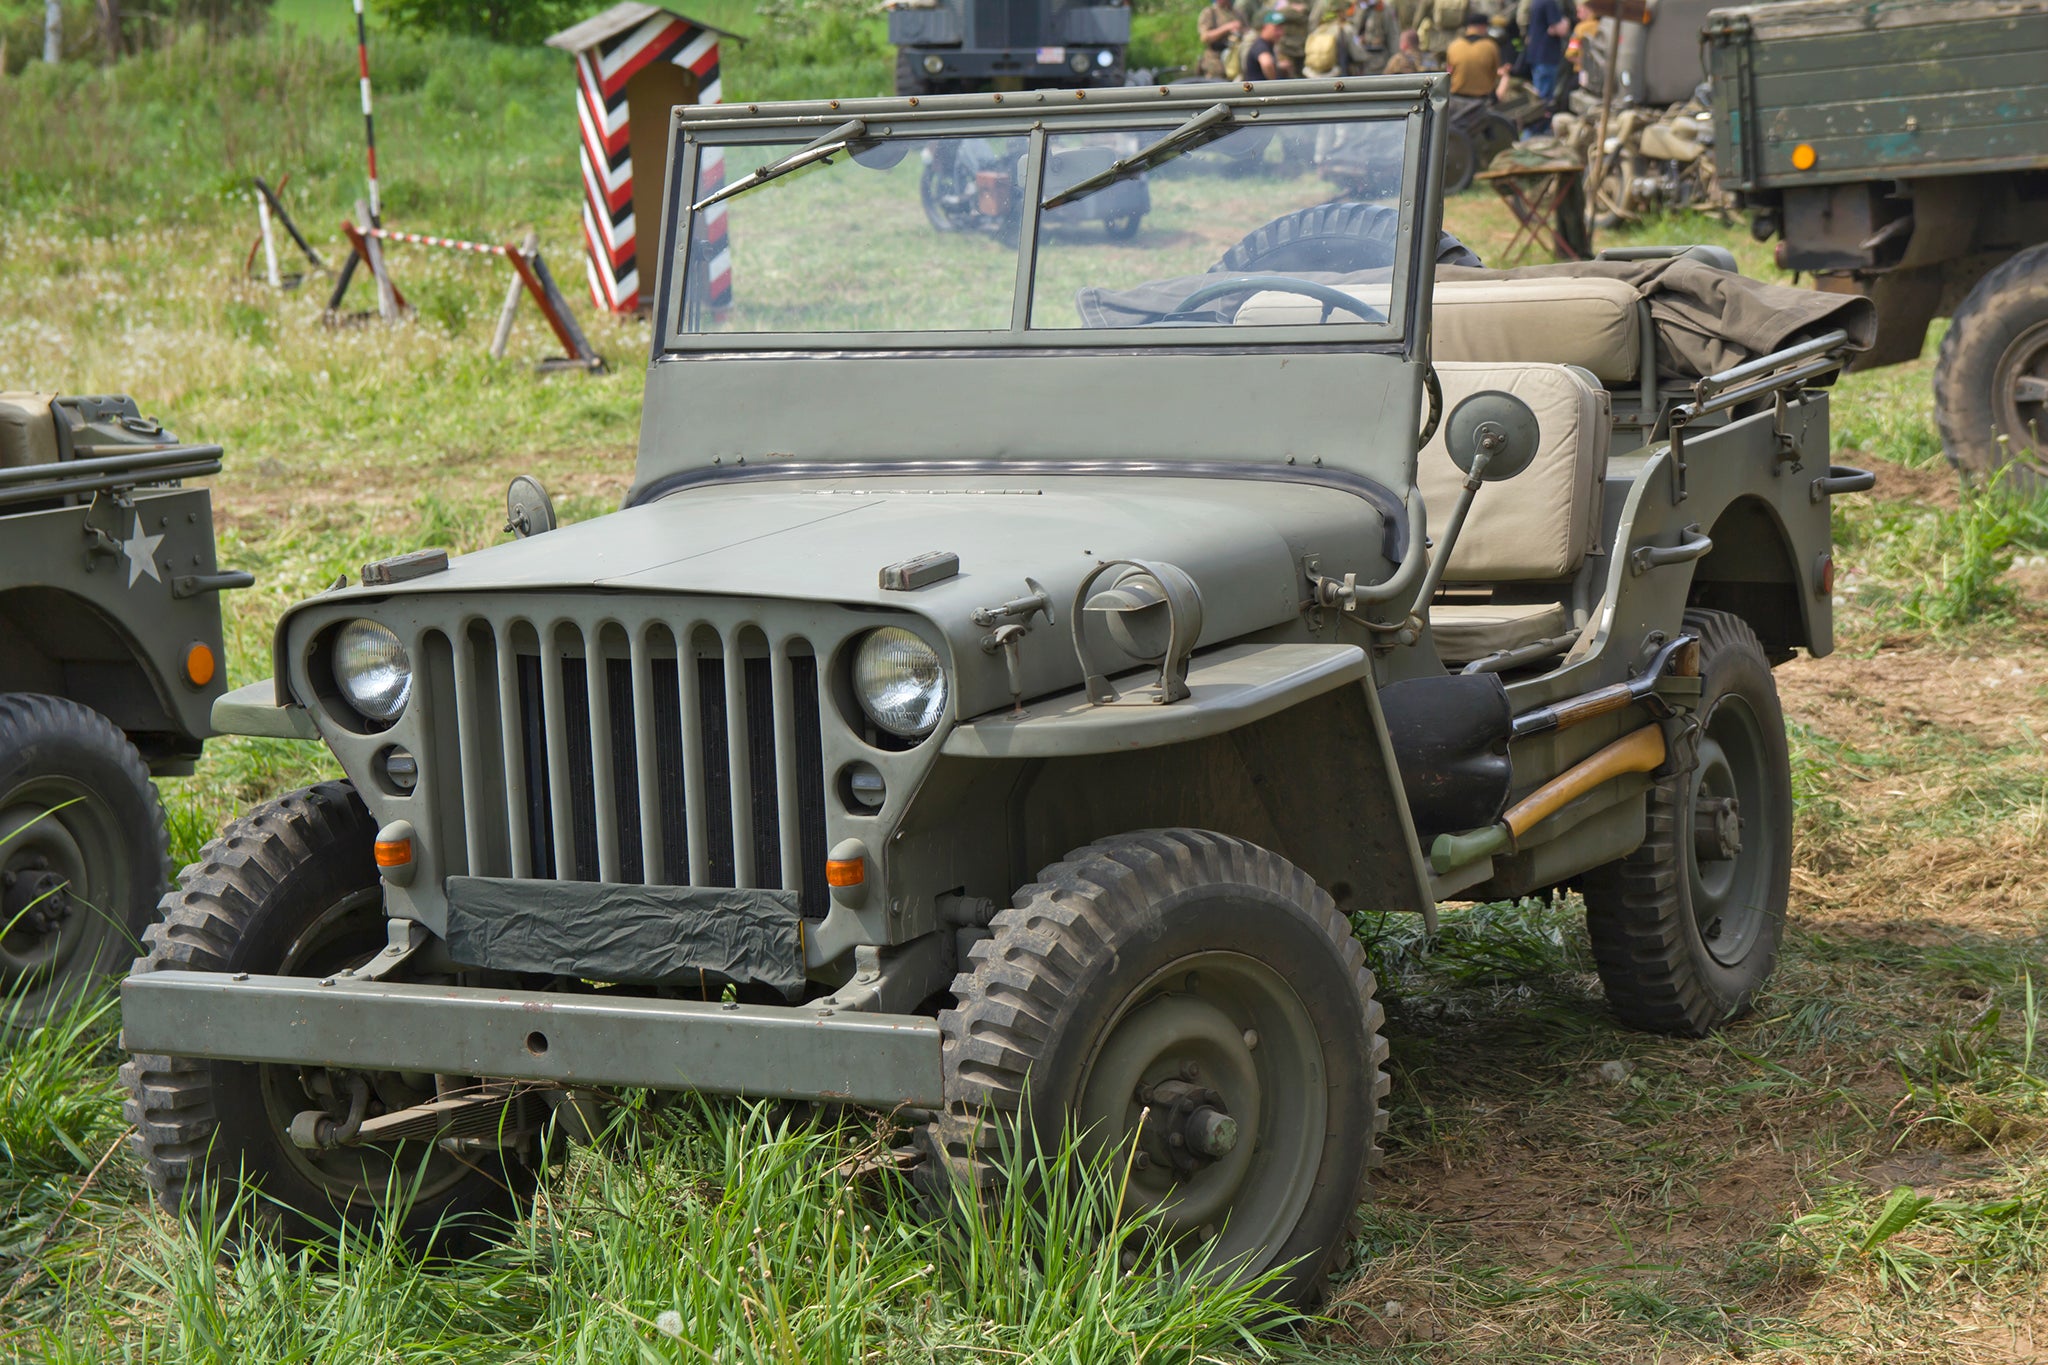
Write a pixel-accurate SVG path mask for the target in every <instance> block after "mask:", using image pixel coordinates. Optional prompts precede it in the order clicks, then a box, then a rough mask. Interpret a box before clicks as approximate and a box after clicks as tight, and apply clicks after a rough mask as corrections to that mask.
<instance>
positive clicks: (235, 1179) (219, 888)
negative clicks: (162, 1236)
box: [121, 782, 535, 1253]
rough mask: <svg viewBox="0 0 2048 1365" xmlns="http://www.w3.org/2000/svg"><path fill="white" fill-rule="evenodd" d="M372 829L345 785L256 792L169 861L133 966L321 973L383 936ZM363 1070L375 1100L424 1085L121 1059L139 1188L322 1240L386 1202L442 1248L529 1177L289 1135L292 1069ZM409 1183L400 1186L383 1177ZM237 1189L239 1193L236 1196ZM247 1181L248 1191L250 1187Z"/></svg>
mask: <svg viewBox="0 0 2048 1365" xmlns="http://www.w3.org/2000/svg"><path fill="white" fill-rule="evenodd" d="M375 837H376V827H375V825H374V824H373V823H372V821H371V818H370V813H369V812H368V811H367V810H365V809H364V807H363V803H362V800H361V798H360V797H358V796H357V795H356V792H355V788H354V787H352V786H350V785H349V784H348V783H346V782H323V783H321V784H320V785H319V786H315V787H308V788H305V789H304V790H302V791H295V792H291V793H288V794H287V795H284V796H281V797H279V798H278V799H276V800H275V801H271V802H267V803H265V804H264V805H261V806H258V807H256V808H255V809H254V810H252V811H250V812H249V813H248V814H247V815H245V816H243V817H242V818H241V819H240V820H237V821H235V822H234V823H233V824H231V825H229V826H228V827H227V828H226V829H225V830H223V831H222V832H221V835H220V837H219V838H218V839H216V840H214V842H212V843H210V844H208V845H207V846H206V848H205V849H204V850H203V851H202V852H201V854H200V859H199V861H198V862H197V863H196V864H194V865H193V866H191V867H189V868H187V869H185V872H184V875H183V876H182V877H181V878H180V879H179V886H178V889H177V890H176V891H173V892H172V893H171V894H170V895H168V896H166V897H164V902H163V909H162V914H161V916H160V917H159V919H158V921H157V923H155V924H152V925H151V926H150V927H149V930H148V932H147V933H146V934H145V935H144V940H145V942H146V943H147V945H148V955H147V956H145V957H143V958H142V959H141V960H139V961H138V962H136V964H135V967H134V972H135V974H137V975H140V974H142V973H146V972H154V971H164V970H182V971H205V972H251V973H258V974H275V975H284V976H331V975H333V974H335V973H337V972H342V971H347V970H350V969H352V968H353V967H355V966H357V965H358V964H360V963H362V962H364V961H367V960H368V959H369V958H370V957H371V956H373V955H374V954H375V953H376V952H377V951H378V950H379V949H380V948H382V947H383V946H384V943H385V941H386V939H385V930H384V911H383V896H382V892H381V890H380V889H379V882H378V876H377V869H376V866H375V864H374V862H373V861H372V859H371V854H370V845H371V843H372V842H373V841H374V839H375ZM350 1075H354V1076H360V1077H362V1078H363V1079H364V1080H366V1081H367V1082H368V1084H369V1091H370V1097H371V1098H370V1105H369V1113H370V1114H371V1115H375V1114H376V1113H380V1112H389V1111H390V1110H392V1109H397V1108H404V1107H407V1106H409V1105H411V1104H415V1103H419V1102H421V1101H424V1100H427V1099H431V1098H433V1094H432V1090H431V1088H430V1087H428V1088H425V1089H424V1090H423V1089H422V1088H421V1087H419V1086H418V1085H416V1084H412V1083H409V1082H408V1081H407V1080H406V1079H405V1078H402V1077H400V1076H399V1075H398V1074H396V1073H363V1072H356V1073H346V1072H343V1071H341V1070H339V1069H333V1070H329V1069H323V1068H314V1067H306V1068H300V1067H297V1066H292V1065H288V1064H287V1065H269V1064H264V1063H255V1062H223V1061H209V1060H204V1059H199V1058H190V1057H166V1056H147V1055H141V1054H138V1055H135V1056H133V1057H131V1058H130V1060H129V1061H128V1062H127V1063H126V1064H125V1065H124V1066H122V1068H121V1080H122V1083H123V1084H124V1085H125V1086H126V1087H127V1089H128V1092H129V1096H128V1099H127V1100H126V1102H125V1103H124V1104H123V1106H122V1109H123V1112H124V1113H125V1114H126V1115H127V1117H128V1121H129V1122H130V1123H132V1124H134V1125H135V1135H134V1137H133V1138H132V1139H131V1142H132V1145H133V1146H134V1149H135V1152H136V1154H137V1155H138V1156H139V1157H141V1159H142V1166H143V1174H144V1176H145V1178H146V1179H147V1180H148V1182H149V1187H150V1189H151V1191H152V1192H153V1193H154V1194H155V1196H156V1200H157V1203H158V1204H160V1205H162V1207H163V1208H164V1209H165V1210H166V1211H167V1212H170V1213H174V1214H175V1213H180V1212H185V1213H187V1214H188V1216H189V1214H190V1208H189V1206H190V1205H191V1204H192V1203H193V1202H194V1201H197V1200H200V1199H210V1200H212V1201H213V1204H214V1212H215V1214H216V1216H219V1217H221V1218H223V1219H225V1218H226V1217H228V1216H229V1212H230V1209H231V1208H232V1209H233V1211H234V1217H235V1219H236V1221H237V1224H238V1225H237V1226H236V1228H235V1229H234V1232H235V1234H236V1236H237V1238H238V1239H241V1238H247V1237H256V1238H262V1239H266V1240H278V1241H297V1240H305V1239H309V1238H310V1239H314V1240H329V1241H331V1240H332V1238H331V1234H329V1233H327V1232H326V1229H327V1228H330V1227H333V1226H336V1225H338V1224H342V1223H349V1224H360V1223H367V1222H369V1221H370V1220H371V1219H373V1218H374V1217H376V1216H377V1214H378V1212H379V1211H380V1209H383V1208H388V1207H391V1206H393V1205H398V1204H401V1203H402V1206H403V1208H404V1212H403V1215H402V1226H401V1229H400V1230H401V1232H402V1233H403V1234H404V1235H405V1236H406V1237H407V1238H408V1239H409V1240H411V1241H413V1242H414V1243H415V1244H416V1245H425V1244H426V1243H427V1242H429V1241H431V1242H432V1244H433V1246H434V1247H435V1249H437V1250H439V1251H442V1252H447V1253H455V1252H460V1251H466V1250H468V1249H470V1248H471V1247H472V1246H474V1245H477V1244H479V1243H480V1242H481V1241H483V1240H485V1239H486V1238H487V1237H488V1236H489V1234H490V1232H491V1231H492V1228H493V1225H494V1224H496V1225H498V1226H502V1224H503V1222H504V1221H505V1220H506V1219H508V1218H510V1217H511V1216H512V1215H513V1214H515V1213H516V1212H517V1211H518V1209H519V1208H520V1207H521V1206H522V1205H523V1203H524V1200H525V1196H527V1195H528V1194H530V1193H531V1192H532V1190H533V1187H534V1183H535V1182H534V1176H533V1174H532V1172H531V1170H530V1169H529V1168H528V1167H527V1166H526V1165H524V1164H523V1163H521V1162H518V1161H513V1160H506V1161H499V1160H496V1159H492V1158H490V1157H488V1156H480V1155H479V1154H477V1153H468V1154H464V1155H463V1156H460V1157H458V1156H457V1155H455V1154H453V1153H450V1152H448V1151H445V1150H443V1149H441V1148H439V1147H431V1148H429V1147H422V1146H420V1145H417V1144H415V1145H401V1146H397V1147H377V1146H371V1145H364V1146H359V1147H338V1148H333V1149H331V1150H327V1151H317V1152H316V1151H307V1150H304V1149H301V1148H299V1147H297V1146H295V1145H294V1144H293V1143H292V1141H291V1138H290V1136H289V1132H290V1125H291V1120H292V1116H293V1115H294V1114H295V1113H298V1112H300V1111H303V1110H309V1109H317V1108H322V1107H323V1104H322V1097H321V1096H319V1095H317V1094H315V1093H314V1090H313V1089H309V1085H311V1086H316V1087H317V1086H318V1085H319V1084H320V1081H321V1079H325V1080H327V1081H328V1082H329V1083H330V1084H329V1088H330V1091H331V1092H341V1091H343V1090H344V1089H345V1086H344V1085H343V1084H342V1082H344V1081H346V1080H347V1078H348V1077H349V1076H350ZM415 1181H417V1192H416V1193H415V1194H414V1196H413V1197H412V1198H411V1199H410V1201H403V1202H402V1201H401V1199H400V1197H399V1194H398V1190H400V1189H403V1188H404V1187H407V1186H410V1185H411V1184H412V1183H413V1182H415ZM244 1188H246V1189H248V1190H249V1191H250V1193H251V1195H252V1197H248V1198H242V1199H240V1200H239V1203H238V1202H237V1197H238V1195H240V1194H241V1193H242V1190H243V1189H244ZM259 1190H260V1191H261V1193H260V1195H256V1194H255V1192H256V1191H259Z"/></svg>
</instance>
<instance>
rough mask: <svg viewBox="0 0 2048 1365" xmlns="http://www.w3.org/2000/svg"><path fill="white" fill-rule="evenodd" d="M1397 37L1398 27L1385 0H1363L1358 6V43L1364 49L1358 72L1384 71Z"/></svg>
mask: <svg viewBox="0 0 2048 1365" xmlns="http://www.w3.org/2000/svg"><path fill="white" fill-rule="evenodd" d="M1399 38H1400V28H1399V26H1398V25H1397V24H1396V23H1395V22H1394V16H1393V15H1391V14H1390V13H1388V11H1387V5H1386V0H1363V2H1362V3H1361V4H1360V5H1359V7H1358V43H1359V46H1360V47H1362V48H1364V49H1365V61H1364V63H1363V65H1361V66H1360V67H1359V74H1360V75H1364V76H1377V75H1379V74H1380V73H1381V72H1382V71H1385V70H1386V69H1387V62H1388V60H1389V59H1390V58H1391V57H1392V56H1393V55H1394V47H1395V45H1396V43H1397V41H1398V40H1399Z"/></svg>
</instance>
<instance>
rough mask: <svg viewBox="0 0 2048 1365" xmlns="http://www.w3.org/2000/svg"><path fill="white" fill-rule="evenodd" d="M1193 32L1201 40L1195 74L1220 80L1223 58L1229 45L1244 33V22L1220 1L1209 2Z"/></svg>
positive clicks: (1211, 0)
mask: <svg viewBox="0 0 2048 1365" xmlns="http://www.w3.org/2000/svg"><path fill="white" fill-rule="evenodd" d="M1195 32H1196V33H1197V34H1199V35H1201V39H1202V59H1201V62H1200V63H1199V64H1198V65H1197V66H1196V67H1195V71H1196V73H1197V74H1199V75H1203V76H1208V77H1210V78H1211V79H1213V80H1222V79H1223V77H1224V75H1225V72H1224V69H1223V62H1224V58H1225V57H1226V56H1228V55H1229V52H1230V45H1231V44H1232V43H1234V42H1236V41H1237V39H1238V36H1239V35H1240V34H1242V33H1243V32H1244V20H1242V19H1240V18H1238V17H1237V12H1236V11H1235V10H1233V9H1231V8H1230V6H1229V5H1226V4H1224V3H1222V0H1210V3H1209V5H1208V6H1207V7H1206V8H1205V9H1203V11H1202V14H1201V17H1200V18H1198V19H1196V20H1195Z"/></svg>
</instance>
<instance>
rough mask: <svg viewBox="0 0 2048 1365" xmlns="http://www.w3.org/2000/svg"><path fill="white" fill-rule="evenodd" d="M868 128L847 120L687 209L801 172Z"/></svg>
mask: <svg viewBox="0 0 2048 1365" xmlns="http://www.w3.org/2000/svg"><path fill="white" fill-rule="evenodd" d="M867 130H868V125H867V120H866V119H849V120H847V121H846V122H845V123H842V124H840V125H839V126H838V127H837V128H834V129H833V130H832V131H831V132H829V133H827V134H825V136H823V137H821V138H819V139H818V140H817V141H816V142H807V143H805V144H804V145H803V146H801V147H799V148H797V149H796V150H795V151H793V152H791V153H790V154H789V155H788V156H786V157H784V158H782V160H780V161H771V162H769V163H768V164H767V165H765V166H763V167H762V168H761V169H760V170H758V171H755V172H754V173H753V174H751V175H743V176H741V177H740V178H739V179H737V180H735V181H733V182H732V183H731V184H730V185H721V186H720V187H719V188H717V189H715V190H713V191H712V192H711V193H709V194H707V195H705V196H704V197H703V198H702V199H699V200H698V201H697V202H696V203H694V204H692V205H690V212H692V213H702V212H703V211H704V210H705V209H708V208H710V207H711V206H712V205H713V204H716V203H720V202H722V201H724V200H727V199H730V198H732V197H733V196H734V195H736V194H743V193H745V192H746V191H748V190H750V189H752V188H754V186H756V185H765V184H767V183H768V182H769V181H771V180H773V179H775V177H777V176H779V175H788V174H789V173H790V172H791V171H800V170H802V169H803V168H804V167H806V166H808V165H810V164H811V163H812V162H813V161H823V160H824V159H825V158H826V157H828V156H832V155H835V154H836V153H839V152H843V151H845V150H847V148H849V147H851V146H852V145H853V144H854V143H855V142H858V141H859V140H860V139H861V138H862V136H863V135H865V134H866V132H867Z"/></svg>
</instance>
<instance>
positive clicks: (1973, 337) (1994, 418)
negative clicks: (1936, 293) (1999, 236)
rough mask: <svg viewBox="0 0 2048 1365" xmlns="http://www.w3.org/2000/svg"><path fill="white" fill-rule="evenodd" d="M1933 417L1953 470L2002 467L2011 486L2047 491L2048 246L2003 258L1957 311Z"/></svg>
mask: <svg viewBox="0 0 2048 1365" xmlns="http://www.w3.org/2000/svg"><path fill="white" fill-rule="evenodd" d="M1934 421H1935V425H1936V427H1938V428H1939V429H1940V431H1941V445H1942V449H1943V450H1944V451H1946V452H1947V454H1948V458H1949V462H1950V463H1951V464H1953V465H1955V466H1956V467H1957V468H1958V469H1961V470H1962V471H1964V472H1965V473H1967V474H1969V475H1971V476H1973V477H1975V478H1979V479H1984V478H1989V477H1990V476H1991V474H1992V473H1994V472H1995V471H1996V470H1998V469H1999V468H2000V467H2001V466H2003V467H2005V468H2007V469H2009V470H2010V471H2011V472H2010V473H2009V474H2007V475H2006V478H2007V479H2008V481H2009V482H2010V483H2011V485H2012V487H2013V489H2014V491H2016V492H2019V493H2022V494H2029V495H2031V494H2037V493H2042V492H2048V245H2042V246H2035V247H2029V248H2028V249H2027V250H2025V251H2022V252H2020V253H2018V254H2017V255H2015V256H2013V257H2012V258H2011V259H2009V260H2007V261H2005V262H2004V263H2003V264H2001V265H2000V266H1999V267H1998V268H1997V269H1995V270H1993V271H1992V272H1991V273H1990V274H1988V275H1986V276H1985V277H1984V278H1983V279H1981V280H1979V281H1978V282H1977V287H1976V288H1974V289H1972V290H1971V291H1970V293H1969V296H1968V297H1967V298H1965V299H1964V300H1963V306H1962V307H1960V308H1958V309H1957V310H1956V315H1955V318H1954V319H1953V320H1952V321H1951V322H1950V323H1949V328H1948V334H1947V335H1946V336H1944V337H1942V339H1941V354H1940V358H1939V359H1938V360H1937V361H1936V362H1935V368H1934Z"/></svg>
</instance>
